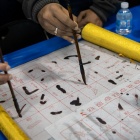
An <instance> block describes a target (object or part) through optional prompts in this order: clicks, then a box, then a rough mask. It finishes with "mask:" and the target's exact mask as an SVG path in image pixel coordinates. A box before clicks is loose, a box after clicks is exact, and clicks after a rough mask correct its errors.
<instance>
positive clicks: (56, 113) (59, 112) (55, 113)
mask: <svg viewBox="0 0 140 140" xmlns="http://www.w3.org/2000/svg"><path fill="white" fill-rule="evenodd" d="M61 113H62V111H58V112H51V113H50V114H52V115H58V114H61Z"/></svg>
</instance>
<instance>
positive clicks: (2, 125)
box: [0, 106, 29, 140]
mask: <svg viewBox="0 0 140 140" xmlns="http://www.w3.org/2000/svg"><path fill="white" fill-rule="evenodd" d="M0 130H1V131H2V133H3V134H4V135H5V136H6V138H7V139H8V140H29V137H28V136H27V135H26V134H25V133H24V132H23V130H21V128H20V127H19V126H18V125H17V124H16V123H15V122H14V121H13V119H12V118H11V117H10V116H9V115H8V114H7V112H6V111H5V110H4V108H3V107H2V106H0Z"/></svg>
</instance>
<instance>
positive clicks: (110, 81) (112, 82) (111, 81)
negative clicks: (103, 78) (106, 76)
mask: <svg viewBox="0 0 140 140" xmlns="http://www.w3.org/2000/svg"><path fill="white" fill-rule="evenodd" d="M108 82H109V83H111V84H113V85H117V83H115V82H114V81H113V80H111V79H110V80H108Z"/></svg>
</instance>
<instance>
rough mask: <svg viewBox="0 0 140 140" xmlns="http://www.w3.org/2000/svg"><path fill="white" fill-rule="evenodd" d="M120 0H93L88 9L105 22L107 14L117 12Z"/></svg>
mask: <svg viewBox="0 0 140 140" xmlns="http://www.w3.org/2000/svg"><path fill="white" fill-rule="evenodd" d="M122 1H123V0H122ZM122 1H119V0H93V4H92V5H91V6H90V9H91V10H92V11H93V12H95V13H96V14H97V15H98V16H99V17H100V19H101V20H102V21H103V22H106V21H107V18H108V17H109V16H111V15H112V14H114V13H115V12H117V10H118V9H119V8H120V4H121V2H122Z"/></svg>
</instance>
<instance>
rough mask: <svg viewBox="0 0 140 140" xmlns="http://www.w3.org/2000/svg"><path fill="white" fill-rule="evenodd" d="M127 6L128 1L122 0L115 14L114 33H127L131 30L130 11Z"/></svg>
mask: <svg viewBox="0 0 140 140" xmlns="http://www.w3.org/2000/svg"><path fill="white" fill-rule="evenodd" d="M128 7H129V3H128V2H122V3H121V9H120V10H119V11H118V13H117V15H116V33H118V34H120V35H127V34H129V33H131V31H132V13H131V11H130V10H129V9H128Z"/></svg>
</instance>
